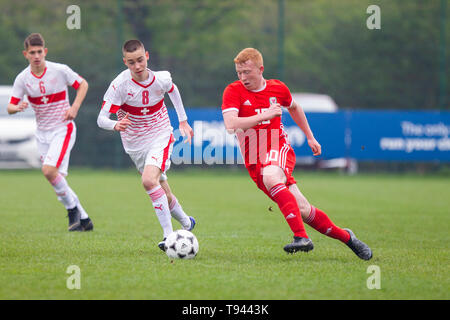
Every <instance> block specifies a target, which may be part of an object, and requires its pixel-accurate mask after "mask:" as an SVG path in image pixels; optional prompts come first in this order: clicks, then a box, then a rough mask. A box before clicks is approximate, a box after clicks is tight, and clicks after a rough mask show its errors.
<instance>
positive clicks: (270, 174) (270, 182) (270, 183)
mask: <svg viewBox="0 0 450 320" xmlns="http://www.w3.org/2000/svg"><path fill="white" fill-rule="evenodd" d="M263 183H264V186H265V187H266V188H267V190H270V189H271V188H272V187H274V186H276V185H277V184H280V183H286V176H285V175H284V172H283V170H282V169H281V168H279V167H276V166H268V167H265V168H264V170H263Z"/></svg>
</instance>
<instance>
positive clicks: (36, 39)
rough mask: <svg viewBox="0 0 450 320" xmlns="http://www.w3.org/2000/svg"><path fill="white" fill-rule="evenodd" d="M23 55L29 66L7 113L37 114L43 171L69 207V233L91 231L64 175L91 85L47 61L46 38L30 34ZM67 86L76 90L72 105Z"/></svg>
mask: <svg viewBox="0 0 450 320" xmlns="http://www.w3.org/2000/svg"><path fill="white" fill-rule="evenodd" d="M24 47H25V50H24V51H23V55H24V56H25V58H26V59H27V60H28V62H29V63H30V65H29V66H28V67H27V68H25V70H23V71H22V72H21V73H19V75H18V76H17V77H16V79H15V81H14V86H13V93H12V97H11V100H10V103H9V104H8V113H9V114H14V113H17V112H21V111H23V110H25V109H26V108H28V102H25V101H23V97H24V96H25V95H26V96H27V97H28V101H29V104H31V106H32V107H33V109H34V112H35V114H36V122H37V130H36V138H37V144H38V150H39V153H40V157H41V161H42V172H43V174H44V176H45V177H46V178H47V180H48V181H49V182H50V183H51V185H52V186H53V188H54V189H55V192H56V195H57V197H58V200H59V201H61V203H62V204H63V205H64V206H65V207H66V209H67V211H68V213H69V214H68V217H69V228H68V230H69V231H90V230H92V229H93V224H92V221H91V219H90V218H89V217H88V215H87V213H86V211H85V210H84V209H83V207H82V206H81V204H80V201H79V200H78V197H77V195H76V194H75V192H73V190H72V189H71V188H70V187H69V185H68V184H67V181H66V179H65V176H67V170H68V166H69V157H70V151H71V150H72V147H73V145H74V144H75V140H76V127H75V123H74V121H73V120H74V119H75V117H76V116H77V113H78V110H79V109H80V106H81V103H82V102H83V100H84V98H85V96H86V92H87V90H88V83H87V82H86V80H84V79H83V78H81V77H80V76H79V75H78V74H77V73H75V72H74V71H72V70H71V69H70V68H69V67H68V66H67V65H64V64H59V63H54V62H50V61H46V60H45V56H46V55H47V51H48V50H47V48H46V47H45V41H44V38H43V37H42V36H41V35H40V34H38V33H33V34H30V35H29V36H28V37H27V38H26V39H25V42H24ZM68 86H72V87H73V88H74V89H75V90H76V91H77V94H76V97H75V100H74V101H73V103H72V105H70V103H69V95H68V89H67V87H68Z"/></svg>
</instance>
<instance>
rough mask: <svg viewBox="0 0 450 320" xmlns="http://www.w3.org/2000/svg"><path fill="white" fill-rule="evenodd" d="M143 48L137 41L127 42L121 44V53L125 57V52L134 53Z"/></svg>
mask: <svg viewBox="0 0 450 320" xmlns="http://www.w3.org/2000/svg"><path fill="white" fill-rule="evenodd" d="M140 48H144V45H143V44H142V42H140V41H139V40H135V39H133V40H128V41H127V42H125V43H124V44H123V47H122V53H123V54H124V55H125V52H135V51H136V50H138V49H140Z"/></svg>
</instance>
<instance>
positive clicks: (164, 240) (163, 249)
mask: <svg viewBox="0 0 450 320" xmlns="http://www.w3.org/2000/svg"><path fill="white" fill-rule="evenodd" d="M158 248H160V249H161V250H162V251H164V252H166V238H164V239H163V240H162V241H160V242H159V243H158Z"/></svg>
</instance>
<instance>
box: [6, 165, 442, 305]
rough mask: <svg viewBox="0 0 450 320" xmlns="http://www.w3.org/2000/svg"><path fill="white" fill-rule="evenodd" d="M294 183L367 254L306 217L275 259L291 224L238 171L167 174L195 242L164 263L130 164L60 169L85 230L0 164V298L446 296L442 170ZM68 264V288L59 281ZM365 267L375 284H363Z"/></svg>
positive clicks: (49, 195) (50, 195)
mask: <svg viewBox="0 0 450 320" xmlns="http://www.w3.org/2000/svg"><path fill="white" fill-rule="evenodd" d="M295 178H296V179H297V181H298V185H299V187H300V189H301V190H302V192H303V193H304V194H305V196H306V197H307V198H308V199H309V200H310V202H311V203H312V204H314V205H315V206H317V207H318V208H320V209H322V210H323V211H325V212H326V213H327V214H328V215H329V216H330V218H331V219H332V220H333V221H334V222H335V223H336V224H337V225H338V226H341V227H348V228H351V229H352V230H353V231H354V232H355V234H356V235H357V236H358V237H359V238H360V239H361V240H363V241H364V242H366V243H367V244H369V245H370V246H371V248H372V250H373V254H374V257H373V258H372V260H370V261H363V260H360V259H359V258H357V257H356V255H354V253H353V252H352V251H350V249H348V248H347V247H346V246H345V245H344V244H342V243H340V242H339V241H337V240H334V239H330V238H327V237H326V236H324V235H322V234H320V233H318V232H317V231H315V230H313V229H311V228H310V227H309V226H306V228H307V232H308V234H309V236H310V237H311V238H312V240H313V241H314V245H315V248H314V250H313V251H312V252H309V253H301V252H300V253H297V254H295V255H287V254H286V253H285V252H284V251H283V246H284V245H285V244H287V243H288V242H290V241H291V231H290V229H289V226H288V225H287V223H286V222H285V220H284V218H283V216H282V214H281V212H280V211H279V209H278V207H277V206H276V204H274V203H271V201H270V200H269V199H268V198H266V196H265V195H264V194H263V193H262V192H260V191H259V190H258V189H257V188H256V186H255V185H254V184H253V182H252V181H251V180H250V178H249V177H248V175H247V173H246V172H242V171H239V170H238V171H235V170H231V169H230V170H226V169H222V170H215V169H212V168H206V169H203V170H199V169H193V170H179V171H175V170H172V171H170V172H169V182H170V184H171V187H172V190H173V192H174V193H175V194H176V196H177V197H178V199H179V201H180V203H181V204H182V205H183V207H184V209H185V211H186V212H187V213H188V214H189V215H193V216H195V218H196V220H197V223H198V224H197V226H196V228H195V229H194V233H195V234H196V236H197V238H198V240H199V243H200V250H199V254H198V255H197V257H196V258H195V259H193V260H174V261H171V260H170V259H169V258H168V257H167V256H166V255H165V254H164V253H162V252H161V251H160V250H159V249H158V247H157V243H158V241H160V240H161V238H162V231H161V227H160V226H159V223H158V220H157V218H156V217H155V214H154V210H153V207H152V205H151V202H150V199H149V197H148V196H147V195H146V193H145V192H144V190H143V188H142V186H141V183H140V177H139V175H138V174H137V173H136V172H135V171H133V170H131V171H112V170H111V171H106V170H99V171H97V170H82V169H72V170H71V172H70V175H69V177H68V181H69V183H70V185H71V186H72V188H73V189H74V190H75V191H76V192H77V194H78V196H79V198H80V199H81V201H82V203H83V205H84V207H85V209H86V210H87V211H88V213H89V215H90V216H91V218H92V219H93V222H94V224H95V230H94V231H93V232H90V233H69V232H67V231H66V229H67V218H66V215H67V213H66V211H65V209H64V208H63V206H62V205H61V204H60V203H59V202H58V201H57V200H56V196H55V194H54V191H53V189H52V188H51V186H50V185H49V184H48V183H47V182H46V181H45V178H44V177H43V176H42V174H41V173H40V172H39V171H0V191H1V194H0V210H1V212H0V217H1V223H0V269H1V272H0V299H153V300H154V299H176V300H181V299H183V300H184V299H213V300H216V299H220V300H229V299H237V300H241V299H250V300H254V299H255V300H263V299H268V300H303V299H449V298H450V281H449V276H448V275H449V265H450V264H449V262H450V261H449V225H450V224H449V222H450V221H449V217H450V215H449V198H448V195H449V194H448V192H449V182H448V177H446V178H444V177H438V176H434V177H426V176H414V175H388V174H384V175H356V176H344V175H340V174H334V173H330V174H326V173H310V172H301V171H298V172H297V173H296V174H295ZM269 207H272V208H273V210H272V211H270V210H269ZM173 223H174V228H175V229H178V228H179V224H178V223H177V222H176V221H174V222H173ZM71 265H76V266H78V267H79V268H80V272H81V277H80V283H81V288H80V289H78V290H77V289H73V290H70V289H68V288H67V284H66V283H67V279H68V278H69V277H70V276H71V274H68V273H67V268H68V267H69V266H71ZM370 266H377V267H379V271H380V272H379V280H380V282H379V284H380V289H369V288H368V286H367V281H368V278H369V277H371V276H372V275H373V274H372V273H370V272H369V273H368V269H369V270H370Z"/></svg>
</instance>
